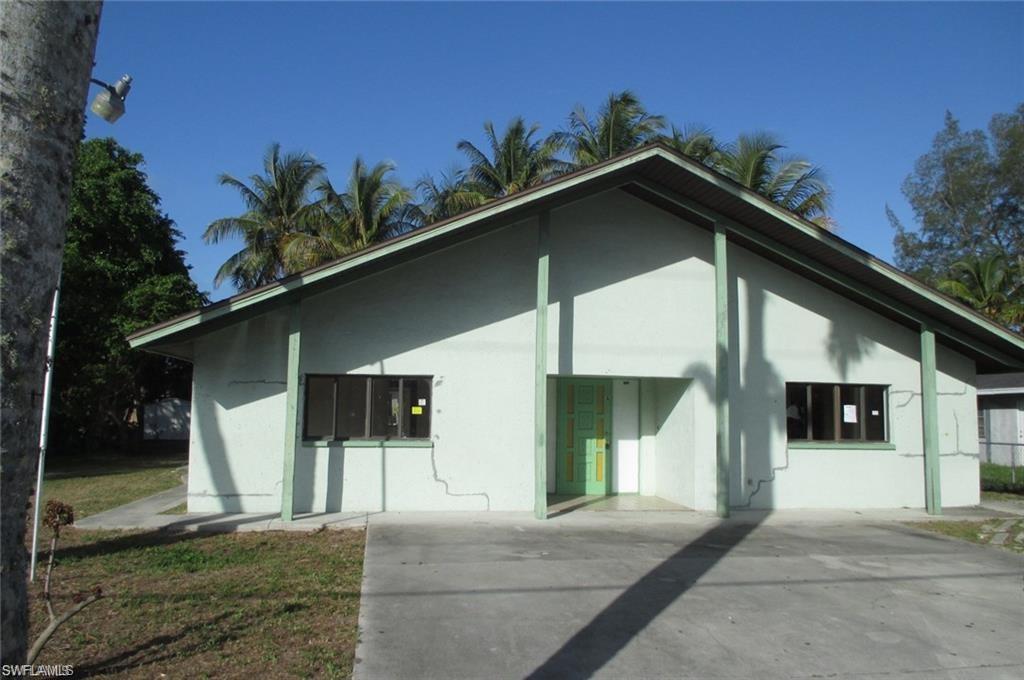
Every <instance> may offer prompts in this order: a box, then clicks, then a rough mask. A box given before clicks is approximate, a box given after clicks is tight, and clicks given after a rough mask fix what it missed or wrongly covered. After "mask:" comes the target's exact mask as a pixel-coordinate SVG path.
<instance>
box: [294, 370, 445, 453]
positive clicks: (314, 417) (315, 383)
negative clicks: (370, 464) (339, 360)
mask: <svg viewBox="0 0 1024 680" xmlns="http://www.w3.org/2000/svg"><path fill="white" fill-rule="evenodd" d="M432 382H433V379H432V378H430V377H424V376H409V377H406V376H367V375H310V376H307V378H306V409H305V426H304V430H303V431H304V433H305V437H306V438H307V439H428V438H429V437H430V409H431V403H430V401H431V393H430V392H431V384H432Z"/></svg>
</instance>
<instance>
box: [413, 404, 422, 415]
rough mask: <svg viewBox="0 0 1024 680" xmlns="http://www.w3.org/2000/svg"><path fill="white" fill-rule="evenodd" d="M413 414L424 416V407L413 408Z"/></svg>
mask: <svg viewBox="0 0 1024 680" xmlns="http://www.w3.org/2000/svg"><path fill="white" fill-rule="evenodd" d="M412 414H413V415H414V416H421V415H423V407H422V406H413V407H412Z"/></svg>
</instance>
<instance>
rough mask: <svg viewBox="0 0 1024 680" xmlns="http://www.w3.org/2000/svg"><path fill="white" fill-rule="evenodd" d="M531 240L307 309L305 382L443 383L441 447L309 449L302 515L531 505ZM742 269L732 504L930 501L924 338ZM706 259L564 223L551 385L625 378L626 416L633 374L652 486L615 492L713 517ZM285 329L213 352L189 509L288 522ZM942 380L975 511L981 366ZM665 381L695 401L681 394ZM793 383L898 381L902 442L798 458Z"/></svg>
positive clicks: (552, 319) (827, 295) (582, 221)
mask: <svg viewBox="0 0 1024 680" xmlns="http://www.w3.org/2000/svg"><path fill="white" fill-rule="evenodd" d="M536 243H537V232H536V222H535V221H528V222H523V223H520V224H517V225H511V226H509V227H506V228H504V229H501V230H499V231H496V232H493V233H491V234H488V235H485V236H482V237H479V238H476V239H473V240H470V241H466V242H463V243H460V244H458V245H455V246H452V247H450V248H448V249H446V250H443V251H440V252H437V253H435V254H432V255H430V256H428V257H426V258H422V259H419V260H413V261H411V262H408V263H405V264H402V265H399V266H396V267H394V268H393V269H390V270H388V271H385V272H382V273H379V274H374V275H371V276H368V277H366V278H363V279H361V280H359V281H356V282H354V283H350V284H347V285H344V286H341V287H339V288H336V289H334V290H331V291H328V292H325V293H322V294H319V295H317V296H315V297H310V298H308V299H306V300H305V301H304V302H303V306H302V319H303V320H302V359H301V366H300V371H301V373H303V374H307V373H354V374H364V373H365V374H382V375H430V376H433V394H432V398H431V415H432V428H431V430H432V438H431V445H430V446H429V447H427V448H399V447H388V448H386V449H381V448H352V447H345V448H341V447H339V446H333V447H316V446H311V445H304V446H302V447H300V448H299V450H298V452H297V455H296V470H295V479H296V482H295V500H296V509H297V510H299V511H303V510H308V511H319V512H322V511H332V510H353V511H356V510H358V511H379V510H473V511H479V510H488V509H490V510H529V509H531V508H532V506H533V500H534V496H533V494H534V491H533V480H534V469H533V465H534V462H533V461H534V450H533V444H534V437H533V428H534V422H533V421H534V403H533V402H534V395H533V390H534V384H533V381H534V372H533V371H534V367H533V347H534V330H535V314H534V298H535V281H536ZM729 256H730V263H729V272H730V291H731V297H732V299H733V302H734V309H735V311H734V318H733V335H734V338H733V343H734V346H735V347H736V348H737V351H736V352H734V355H733V357H732V361H733V366H732V370H731V379H732V383H733V384H732V422H733V429H734V437H733V442H732V446H733V468H732V476H731V486H732V500H733V505H735V506H740V507H743V506H749V507H898V506H904V505H906V506H914V507H920V506H922V505H923V503H924V491H923V460H922V456H921V421H920V374H919V366H918V353H919V348H918V336H917V334H916V333H914V332H913V331H910V330H908V329H906V328H904V327H902V326H898V325H895V324H893V323H892V322H890V321H888V320H886V319H884V318H882V317H880V316H878V315H876V314H874V313H872V312H870V311H868V310H866V309H864V308H862V307H860V306H859V305H857V304H855V303H853V302H851V301H849V300H846V299H845V298H842V297H840V296H838V295H836V294H834V293H831V292H830V291H828V290H825V289H823V288H821V287H819V286H817V285H816V284H813V283H811V282H809V281H807V280H806V279H803V278H802V277H800V276H798V275H795V274H793V273H792V272H790V271H787V270H786V269H784V268H782V267H779V266H777V265H774V264H772V263H769V262H767V261H766V260H763V259H762V258H760V257H758V256H756V255H753V254H752V253H749V252H746V251H744V250H742V249H740V248H738V247H735V246H732V247H730V252H729ZM711 260H712V239H711V235H710V234H709V233H708V232H707V231H705V230H702V229H699V228H697V227H694V226H692V225H688V224H686V223H684V222H682V221H680V220H678V219H677V218H675V217H672V216H670V215H668V214H666V213H664V212H662V211H660V210H658V209H656V208H654V207H652V206H650V205H648V204H646V203H643V202H642V201H639V200H638V199H635V198H633V197H631V196H629V195H627V194H625V193H622V192H618V191H611V192H607V193H604V194H601V195H598V196H595V197H591V198H589V199H586V200H583V201H580V202H578V203H575V204H572V205H570V206H568V207H565V208H561V209H558V210H555V211H553V212H552V216H551V258H550V264H551V290H550V309H549V344H548V364H549V374H550V375H551V376H552V377H554V376H558V375H563V376H565V375H579V376H592V377H598V376H608V377H613V378H618V379H619V380H618V381H617V382H616V396H615V400H616V401H617V402H618V401H620V400H621V401H622V404H623V405H624V406H625V405H631V403H632V402H630V401H629V399H632V396H630V397H629V398H628V399H627V397H624V396H621V395H620V393H621V390H622V387H623V386H622V385H621V384H620V383H621V379H622V378H625V377H628V378H629V379H630V380H634V379H639V382H638V384H637V385H636V387H635V394H636V400H637V405H636V409H635V410H633V411H630V410H629V409H624V410H622V411H621V412H620V410H619V409H618V408H616V411H615V415H614V418H615V419H616V421H615V425H614V429H615V435H616V436H618V435H620V434H621V435H622V436H623V440H622V441H618V442H616V443H615V444H614V446H615V447H616V449H617V450H619V451H621V452H622V453H623V454H624V455H623V456H622V458H621V460H620V461H616V462H613V465H616V464H620V463H622V464H627V463H628V459H629V457H631V456H633V455H634V454H633V451H634V449H635V457H636V459H637V463H636V467H637V473H636V476H637V479H636V480H635V482H634V481H633V479H632V478H631V477H630V474H631V469H630V470H625V469H616V472H615V477H614V478H615V479H617V480H619V483H620V484H621V485H622V486H621V489H620V490H621V491H624V492H628V489H631V488H633V486H634V484H635V487H636V488H637V489H639V492H640V493H641V494H659V495H663V496H665V497H666V498H669V499H670V500H674V501H675V502H679V503H681V504H683V505H687V506H690V507H694V508H696V509H699V510H711V509H713V508H714V507H715V407H714V399H715V395H714V385H715V378H714V300H715V297H714V280H713V266H712V263H711ZM286 327H287V322H286V316H285V314H284V312H274V313H272V314H268V315H265V316H263V317H258V318H256V319H254V320H252V321H248V322H244V323H240V324H238V325H236V326H233V327H230V328H227V329H223V330H220V331H216V332H214V333H211V334H209V335H207V336H206V337H204V338H203V339H201V340H199V341H198V342H197V344H196V350H195V356H196V370H195V389H194V398H193V415H192V422H193V429H192V449H191V461H192V466H191V468H190V488H189V507H190V509H191V510H193V511H212V510H226V511H237V510H244V511H248V512H277V511H278V510H279V508H280V478H281V467H282V456H281V451H282V449H283V446H284V441H283V440H284V434H283V433H284V418H285V415H284V413H285V395H284V382H285V360H286V343H287V328H286ZM939 369H940V371H941V373H942V375H941V376H940V379H939V391H940V398H939V406H940V425H941V427H942V433H941V437H940V441H941V446H942V454H943V455H942V473H943V475H942V492H943V501H944V503H945V504H946V505H959V504H969V503H974V502H977V495H978V491H977V439H976V436H975V429H974V418H975V405H974V389H973V387H971V385H972V384H973V380H974V366H973V363H972V362H971V361H969V360H968V359H966V358H964V357H961V356H959V355H956V354H955V353H953V352H951V351H948V350H946V349H945V348H940V352H939ZM657 379H664V380H666V381H667V380H668V379H673V380H680V381H681V380H687V381H689V383H688V384H689V387H688V388H687V389H686V390H685V392H684V393H683V394H682V396H681V398H679V399H677V400H675V401H674V402H673V401H671V400H669V399H668V398H667V396H666V395H665V394H664V392H665V388H664V387H662V386H660V385H659V383H658V382H657ZM787 381H799V382H803V381H808V382H849V383H876V384H886V385H890V386H891V387H890V394H889V400H890V403H889V412H890V431H891V433H892V442H893V444H894V446H895V450H871V451H865V450H790V449H789V448H788V447H787V443H786V436H785V414H784V394H785V383H786V382H787ZM664 384H666V385H668V384H670V383H668V382H666V383H664ZM553 387H554V381H553V380H551V381H549V408H550V409H551V410H550V411H549V443H550V442H553V441H554V438H555V427H554V416H553V409H554V405H555V399H554V392H553ZM631 389H634V388H631ZM629 394H630V395H632V394H633V392H630V393H629ZM659 396H660V397H661V398H660V399H659V398H658V397H659ZM666 404H668V405H667V406H666ZM619 418H622V419H625V420H628V421H629V422H633V419H634V418H635V419H636V421H637V423H638V425H637V430H636V431H635V432H630V431H629V430H628V426H624V425H623V423H622V422H619V420H618V419H619ZM659 428H661V429H660V430H659ZM972 438H973V439H972ZM972 441H973V444H972ZM672 450H676V451H682V452H683V454H684V455H680V456H673V457H666V455H665V454H666V452H667V451H672ZM549 451H550V452H551V453H549V462H548V465H549V474H548V479H549V490H553V480H554V475H553V474H552V470H551V467H550V466H551V465H552V464H553V455H552V454H553V448H550V449H549ZM613 455H614V454H613ZM687 456H689V457H687ZM628 465H630V466H631V465H632V463H628Z"/></svg>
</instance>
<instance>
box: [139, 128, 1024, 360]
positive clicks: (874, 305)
mask: <svg viewBox="0 0 1024 680" xmlns="http://www.w3.org/2000/svg"><path fill="white" fill-rule="evenodd" d="M613 188H622V189H623V190H625V191H627V192H629V193H630V194H632V195H634V196H636V197H638V198H641V199H643V200H645V201H647V202H649V203H651V204H653V205H656V206H658V207H660V208H662V209H664V210H667V211H669V212H672V213H673V214H676V215H678V216H680V217H682V218H684V219H686V220H687V221H689V222H691V223H693V224H696V225H698V226H704V227H707V228H711V227H712V226H713V224H714V223H716V222H717V223H721V224H724V225H725V226H726V227H727V229H728V231H729V238H730V240H732V241H733V242H735V243H737V244H738V245H741V246H743V247H744V248H747V249H749V250H751V251H753V252H755V253H758V254H760V255H763V256H764V257H766V258H768V259H770V260H772V261H775V262H778V263H780V264H782V265H783V266H785V267H787V268H789V269H792V270H794V271H798V272H799V273H801V274H802V275H804V276H806V277H807V278H809V279H811V280H813V281H815V282H817V283H820V284H821V285H823V286H825V287H827V288H829V289H832V290H835V291H836V292H839V293H841V294H843V295H844V296H846V297H849V298H851V299H854V300H856V301H857V302H859V303H861V304H863V305H864V306H866V307H868V308H870V309H872V310H874V311H876V312H878V313H880V314H882V315H884V316H886V317H887V318H890V319H892V320H893V321H895V322H897V323H900V324H903V325H905V326H907V327H909V328H914V329H919V328H920V327H921V326H922V325H925V326H927V327H929V328H931V329H932V330H934V331H935V332H936V334H937V335H938V337H939V340H940V342H942V343H943V344H946V345H947V346H950V347H952V348H954V349H956V350H957V351H959V352H961V353H964V354H966V355H967V356H970V357H972V358H974V359H975V361H976V362H977V365H978V371H979V372H980V373H985V372H1004V371H1012V370H1021V369H1022V368H1024V338H1022V337H1021V336H1020V335H1017V334H1016V333H1013V332H1012V331H1009V330H1008V329H1006V328H1003V327H1002V326H1000V325H999V324H997V323H995V322H993V321H991V320H990V319H988V318H986V317H984V316H982V315H980V314H978V313H977V312H975V311H974V310H973V309H970V308H969V307H966V306H964V305H962V304H960V303H958V302H956V301H954V300H952V299H951V298H949V297H947V296H945V295H943V294H942V293H939V292H938V291H936V290H934V289H933V288H931V287H929V286H927V285H925V284H923V283H921V282H920V281H918V280H917V279H914V278H913V277H911V276H909V275H907V274H905V273H903V272H901V271H899V270H898V269H896V268H895V267H893V266H891V265H889V264H887V263H885V262H883V261H881V260H879V259H877V258H875V257H873V256H872V255H870V254H869V253H867V252H866V251H864V250H861V249H860V248H857V247H856V246H854V245H853V244H851V243H849V242H847V241H845V240H844V239H842V238H840V237H838V236H836V235H835V234H832V233H830V232H828V231H827V230H825V229H822V228H821V227H819V226H817V225H815V224H813V223H811V222H808V221H806V220H803V219H801V218H799V217H797V216H796V215H793V214H792V213H790V212H788V211H786V210H784V209H783V208H780V207H779V206H777V205H776V204H774V203H772V202H771V201H769V200H767V199H765V198H764V197H762V196H760V195H759V194H757V193H755V192H753V191H750V190H749V189H746V188H745V187H742V186H740V185H739V184H737V183H736V182H733V181H732V180H730V179H728V178H726V177H724V176H722V175H720V174H718V173H716V172H714V171H712V170H710V169H708V168H706V167H705V166H703V165H701V164H700V163H697V162H695V161H693V160H691V159H689V158H687V157H686V156H683V155H681V154H679V153H678V152H675V151H673V150H671V149H668V148H666V147H664V146H661V145H651V146H646V147H642V148H640V149H637V150H634V151H631V152H629V153H627V154H624V155H622V156H619V157H617V158H614V159H611V160H608V161H605V162H603V163H600V164H597V165H593V166H590V167H588V168H585V169H583V170H580V171H577V172H575V173H571V174H569V175H565V176H562V177H559V178H558V179H555V180H553V181H551V182H548V183H545V184H542V185H540V186H537V187H534V188H531V189H529V190H526V191H523V192H520V193H517V194H514V195H512V196H508V197H506V198H503V199H499V200H496V201H492V202H491V203H488V204H486V205H484V206H481V207H480V208H477V209H475V210H473V211H470V212H467V213H464V214H462V215H459V216H456V217H454V218H452V219H449V220H445V221H443V222H438V223H436V224H433V225H430V226H428V227H424V228H422V229H418V230H416V231H413V232H410V233H408V234H405V235H403V236H400V237H398V238H396V239H392V240H390V241H387V242H384V243H381V244H378V245H376V246H373V247H371V248H368V249H366V250H363V251H360V252H358V253H354V254H352V255H349V256H347V257H344V258H341V259H339V260H335V261H333V262H330V263H328V264H325V265H322V266H320V267H317V268H314V269H309V270H306V271H304V272H301V273H298V274H295V275H292V276H289V277H286V278H284V279H281V280H280V281H277V282H275V283H273V284H270V285H267V286H262V287H260V288H256V289H254V290H251V291H247V292H245V293H241V294H239V295H235V296H233V297H230V298H228V299H226V300H223V301H221V302H218V303H215V304H213V305H209V306H207V307H205V308H203V309H199V310H196V311H194V312H191V313H188V314H184V315H182V316H179V317H177V318H174V319H171V320H169V321H166V322H164V323H161V324H157V325H155V326H152V327H150V328H147V329H144V330H142V331H139V332H136V333H134V334H132V335H130V336H129V338H128V340H129V343H130V344H131V346H132V347H134V348H141V349H146V350H149V351H155V352H160V353H165V354H169V355H171V356H177V357H179V358H186V359H188V358H190V355H191V352H190V345H191V341H192V340H194V339H195V338H196V337H198V336H200V335H204V334H206V333H208V332H210V331H213V330H216V329H218V328H223V327H225V326H227V325H231V324H234V323H238V322H239V321H243V320H245V319H248V318H251V317H253V316H256V315H259V314H264V313H266V312H268V311H271V310H273V309H276V308H278V307H280V306H282V305H285V304H287V303H289V302H291V301H294V300H296V299H299V298H301V297H306V296H309V295H315V294H318V293H320V292H323V291H324V290H328V289H330V288H334V287H337V286H340V285H343V284H345V283H348V282H350V281H352V280H355V279H358V278H361V277H363V276H367V275H369V274H372V273H375V272H378V271H381V270H383V269H387V268H390V267H394V266H396V265H399V264H401V263H403V262H408V261H410V260H412V259H416V258H419V257H422V256H424V255H427V254H429V253H432V252H436V251H437V250H440V249H443V248H446V247H449V246H451V245H454V244H455V243H457V242H459V241H461V240H464V239H466V238H469V237H473V236H478V235H481V234H484V233H487V232H488V231H491V230H493V229H497V228H501V227H504V226H508V225H510V224H512V223H515V222H518V221H521V220H523V219H526V218H530V217H532V216H535V215H538V214H539V213H540V212H542V211H545V210H551V209H554V208H557V207H561V206H563V205H567V204H569V203H572V202H574V201H577V200H579V199H581V198H584V197H587V196H591V195H594V194H596V193H598V192H601V191H605V190H608V189H613Z"/></svg>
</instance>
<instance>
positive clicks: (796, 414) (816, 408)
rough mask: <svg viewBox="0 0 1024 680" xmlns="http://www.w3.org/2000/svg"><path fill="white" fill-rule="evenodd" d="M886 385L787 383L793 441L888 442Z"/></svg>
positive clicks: (788, 420)
mask: <svg viewBox="0 0 1024 680" xmlns="http://www.w3.org/2000/svg"><path fill="white" fill-rule="evenodd" d="M887 391H888V388H887V387H886V386H884V385H848V384H834V383H786V435H787V437H788V439H789V440H790V441H824V442H836V441H860V442H884V441H888V431H887V425H886V423H887V416H886V409H887V406H886V404H887V398H886V394H887Z"/></svg>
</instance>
